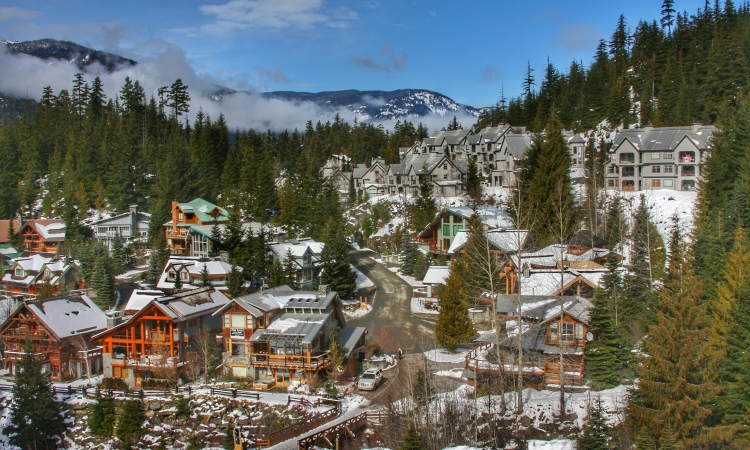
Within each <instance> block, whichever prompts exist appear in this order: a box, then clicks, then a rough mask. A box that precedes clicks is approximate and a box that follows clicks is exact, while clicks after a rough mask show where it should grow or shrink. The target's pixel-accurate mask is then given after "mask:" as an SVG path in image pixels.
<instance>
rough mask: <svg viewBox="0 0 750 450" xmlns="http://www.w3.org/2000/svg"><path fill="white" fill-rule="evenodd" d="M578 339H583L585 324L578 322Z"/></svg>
mask: <svg viewBox="0 0 750 450" xmlns="http://www.w3.org/2000/svg"><path fill="white" fill-rule="evenodd" d="M576 339H578V340H579V341H582V340H583V324H582V323H577V324H576Z"/></svg>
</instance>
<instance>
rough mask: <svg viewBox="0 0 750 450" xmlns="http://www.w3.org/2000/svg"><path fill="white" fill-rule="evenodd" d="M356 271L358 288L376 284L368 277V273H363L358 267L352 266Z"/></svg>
mask: <svg viewBox="0 0 750 450" xmlns="http://www.w3.org/2000/svg"><path fill="white" fill-rule="evenodd" d="M351 268H352V269H353V270H354V272H355V273H356V274H357V289H364V288H368V287H372V286H375V283H373V282H372V280H371V279H369V278H367V275H365V274H363V273H362V272H360V271H359V270H357V268H356V267H354V266H351Z"/></svg>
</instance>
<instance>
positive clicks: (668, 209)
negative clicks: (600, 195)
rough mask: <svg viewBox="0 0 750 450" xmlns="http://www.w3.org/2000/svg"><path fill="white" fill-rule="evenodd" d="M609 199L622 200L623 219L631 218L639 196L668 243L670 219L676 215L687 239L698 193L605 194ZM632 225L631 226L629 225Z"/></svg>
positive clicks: (649, 192) (638, 203) (668, 191)
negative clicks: (612, 197)
mask: <svg viewBox="0 0 750 450" xmlns="http://www.w3.org/2000/svg"><path fill="white" fill-rule="evenodd" d="M607 194H608V195H609V196H610V197H611V196H614V195H619V196H620V198H621V199H622V200H623V202H622V203H623V208H624V211H625V217H633V215H634V214H635V211H636V210H637V209H638V206H639V205H640V201H641V200H640V199H641V195H643V197H644V198H645V199H646V203H647V204H648V205H649V210H650V212H651V220H653V222H654V224H655V225H656V228H657V229H658V231H659V234H660V235H661V237H662V239H664V240H665V242H668V241H669V236H670V231H671V230H672V217H673V216H674V215H675V213H677V217H679V219H680V225H681V226H682V228H683V229H684V230H685V232H684V233H683V236H684V237H685V238H688V239H689V235H690V231H691V230H692V229H693V224H694V222H695V209H696V204H697V199H698V193H697V192H695V191H672V190H666V189H662V190H656V191H633V192H624V191H623V192H611V191H609V192H607ZM631 225H632V224H631Z"/></svg>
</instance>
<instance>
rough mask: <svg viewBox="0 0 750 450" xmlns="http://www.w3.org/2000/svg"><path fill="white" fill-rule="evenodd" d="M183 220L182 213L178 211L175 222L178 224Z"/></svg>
mask: <svg viewBox="0 0 750 450" xmlns="http://www.w3.org/2000/svg"><path fill="white" fill-rule="evenodd" d="M183 220H184V219H183V217H182V211H180V212H179V213H177V221H178V222H182V221H183Z"/></svg>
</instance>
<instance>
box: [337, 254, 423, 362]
mask: <svg viewBox="0 0 750 450" xmlns="http://www.w3.org/2000/svg"><path fill="white" fill-rule="evenodd" d="M375 256H376V254H375V253H374V252H372V251H370V250H358V251H352V252H351V253H350V254H349V262H350V263H351V264H352V265H353V266H354V267H356V268H357V269H358V270H359V271H360V272H362V273H364V274H365V275H367V277H368V278H370V279H371V280H372V281H373V283H375V286H376V287H377V289H378V291H377V292H378V293H377V300H376V301H375V307H374V308H373V311H372V312H370V313H369V314H367V315H366V316H364V317H360V318H357V319H351V320H349V321H347V325H351V326H357V327H367V330H368V333H369V334H370V336H373V337H374V338H375V339H377V340H378V342H379V343H380V345H381V347H383V350H384V351H385V352H387V353H395V352H396V351H397V350H398V349H399V348H400V349H402V350H403V351H404V352H406V353H413V352H420V351H425V350H429V349H433V348H435V342H434V341H435V339H434V337H435V325H434V323H433V322H430V321H429V320H424V319H421V318H419V317H417V316H415V315H414V314H412V312H411V296H412V287H411V286H409V284H408V283H407V282H405V281H404V280H402V279H401V278H400V277H399V276H398V275H396V274H394V273H393V272H391V271H390V270H388V268H386V267H385V266H384V265H382V264H378V263H377V262H375V260H374V259H373V258H374V257H375Z"/></svg>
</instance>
